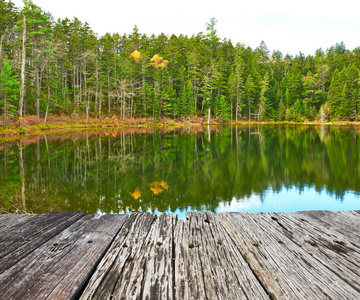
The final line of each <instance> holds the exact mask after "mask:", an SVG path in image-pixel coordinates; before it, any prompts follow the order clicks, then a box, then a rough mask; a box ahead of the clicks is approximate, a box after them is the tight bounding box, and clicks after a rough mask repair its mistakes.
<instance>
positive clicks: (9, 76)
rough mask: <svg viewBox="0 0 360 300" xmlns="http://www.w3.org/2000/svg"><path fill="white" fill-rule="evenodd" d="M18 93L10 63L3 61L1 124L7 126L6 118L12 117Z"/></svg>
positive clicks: (0, 90)
mask: <svg viewBox="0 0 360 300" xmlns="http://www.w3.org/2000/svg"><path fill="white" fill-rule="evenodd" d="M19 92H20V87H19V81H18V80H17V75H16V74H15V72H14V70H13V68H12V67H11V65H10V62H9V61H7V60H5V61H4V65H3V67H2V69H1V73H0V93H1V98H0V103H1V104H2V111H3V113H2V114H3V124H4V125H6V124H7V117H8V116H9V115H11V116H13V112H15V109H16V103H15V100H16V99H17V98H18V95H19Z"/></svg>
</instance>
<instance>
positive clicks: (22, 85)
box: [19, 15, 26, 126]
mask: <svg viewBox="0 0 360 300" xmlns="http://www.w3.org/2000/svg"><path fill="white" fill-rule="evenodd" d="M23 17H24V19H23V20H24V21H23V37H22V38H23V41H22V53H21V60H22V62H21V75H20V88H21V90H20V99H19V125H20V126H21V119H22V116H23V115H22V112H23V105H24V99H25V58H26V49H25V42H26V17H25V15H24V16H23Z"/></svg>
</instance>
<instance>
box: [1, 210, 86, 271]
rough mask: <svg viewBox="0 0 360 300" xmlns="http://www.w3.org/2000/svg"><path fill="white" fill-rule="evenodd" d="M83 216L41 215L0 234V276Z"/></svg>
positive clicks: (64, 214)
mask: <svg viewBox="0 0 360 300" xmlns="http://www.w3.org/2000/svg"><path fill="white" fill-rule="evenodd" d="M83 216H84V213H80V212H71V213H57V212H49V213H43V214H40V215H36V216H34V217H32V218H24V219H23V221H22V222H20V223H18V224H17V225H15V226H12V227H10V228H9V229H8V230H6V231H2V232H0V274H1V273H2V272H4V271H5V270H7V269H9V268H10V267H11V266H13V265H14V264H16V263H17V262H18V261H20V260H21V259H23V258H24V257H26V256H27V255H29V254H30V253H31V252H33V251H34V250H35V249H36V248H38V247H39V246H40V245H42V244H44V243H45V242H47V241H48V240H49V239H51V238H52V237H53V236H55V235H57V234H59V233H60V232H61V231H62V230H64V229H65V228H67V227H69V226H70V225H71V224H73V223H75V222H76V221H77V220H79V219H80V218H82V217H83Z"/></svg>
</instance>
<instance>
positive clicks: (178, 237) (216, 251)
mask: <svg viewBox="0 0 360 300" xmlns="http://www.w3.org/2000/svg"><path fill="white" fill-rule="evenodd" d="M186 219H187V221H178V223H177V227H176V230H175V233H174V243H175V289H176V290H175V295H176V299H269V298H268V296H267V294H266V292H265V290H264V289H263V288H262V287H261V285H260V283H259V281H258V280H257V278H256V277H255V276H254V274H253V272H252V270H251V269H250V268H249V266H248V264H247V263H246V262H245V260H244V259H243V257H242V255H241V254H240V252H239V250H238V249H237V247H236V246H235V244H234V243H233V241H232V240H231V239H230V237H229V236H228V234H227V233H226V231H225V230H224V228H223V227H222V225H221V224H220V223H219V222H218V221H217V219H216V218H215V215H214V214H213V213H209V212H190V213H187V214H186Z"/></svg>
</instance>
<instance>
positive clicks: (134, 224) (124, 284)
mask: <svg viewBox="0 0 360 300" xmlns="http://www.w3.org/2000/svg"><path fill="white" fill-rule="evenodd" d="M155 220H156V215H155V214H151V213H146V214H139V213H135V214H131V215H130V217H129V219H128V220H127V222H125V224H124V226H123V227H122V229H121V231H120V232H119V234H118V235H117V236H116V238H115V240H114V242H113V243H112V245H111V247H110V248H109V250H108V251H107V253H106V255H105V256H104V258H103V259H102V260H101V262H100V263H99V266H98V267H97V269H96V271H95V273H94V275H93V276H92V277H91V279H90V281H89V284H88V285H87V287H86V289H85V290H84V293H83V294H82V296H81V299H135V298H136V297H137V298H138V299H139V298H141V297H139V296H138V295H139V292H140V294H141V293H142V292H143V288H142V287H143V285H142V284H143V282H142V276H141V272H145V268H146V264H145V263H144V262H143V263H144V264H143V265H142V266H139V264H138V262H137V260H138V259H139V257H142V255H144V253H147V250H148V248H149V247H151V246H152V245H151V243H150V244H147V243H146V241H147V240H146V237H147V236H148V235H149V232H150V230H151V227H152V225H153V223H154V222H155ZM164 238H165V237H164ZM135 266H136V268H140V269H135ZM142 268H143V269H142ZM139 272H140V273H139ZM134 274H136V275H139V274H140V275H139V277H138V278H135V279H134V276H133V275H134ZM135 277H136V276H135ZM130 280H133V281H130ZM124 291H126V292H124ZM133 293H134V294H133Z"/></svg>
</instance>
